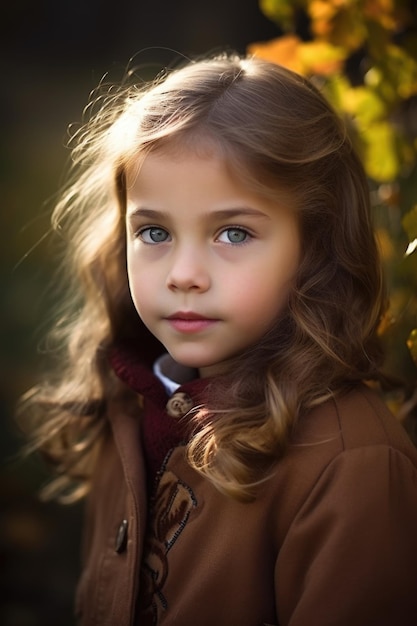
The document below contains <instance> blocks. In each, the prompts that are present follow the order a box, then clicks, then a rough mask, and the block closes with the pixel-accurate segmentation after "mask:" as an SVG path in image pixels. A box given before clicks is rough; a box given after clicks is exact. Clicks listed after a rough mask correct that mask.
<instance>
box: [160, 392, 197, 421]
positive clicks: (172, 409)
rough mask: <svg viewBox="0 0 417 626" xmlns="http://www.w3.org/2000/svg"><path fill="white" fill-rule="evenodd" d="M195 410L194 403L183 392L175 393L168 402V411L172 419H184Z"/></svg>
mask: <svg viewBox="0 0 417 626" xmlns="http://www.w3.org/2000/svg"><path fill="white" fill-rule="evenodd" d="M192 408H193V401H192V400H191V398H190V396H188V395H187V394H186V393H184V392H183V391H178V392H177V393H174V395H173V396H171V397H170V399H169V400H168V402H167V405H166V410H167V413H168V415H169V416H170V417H183V416H184V415H185V414H186V413H188V411H190V410H191V409H192Z"/></svg>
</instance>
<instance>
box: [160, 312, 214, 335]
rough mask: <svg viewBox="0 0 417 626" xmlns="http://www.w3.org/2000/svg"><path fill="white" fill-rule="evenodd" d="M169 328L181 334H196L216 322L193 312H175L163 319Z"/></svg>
mask: <svg viewBox="0 0 417 626" xmlns="http://www.w3.org/2000/svg"><path fill="white" fill-rule="evenodd" d="M165 319H166V320H167V321H168V322H169V324H170V326H171V327H172V328H174V329H175V330H177V331H178V332H181V333H198V332H201V331H203V330H206V329H207V328H209V327H210V326H213V325H214V324H216V322H218V320H217V319H213V318H209V317H204V315H200V314H199V313H194V312H193V311H177V312H176V313H173V314H172V315H168V316H167V317H166V318H165Z"/></svg>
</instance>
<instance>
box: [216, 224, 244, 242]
mask: <svg viewBox="0 0 417 626" xmlns="http://www.w3.org/2000/svg"><path fill="white" fill-rule="evenodd" d="M249 236H250V235H249V233H248V232H247V231H246V230H244V229H243V228H226V229H225V230H224V231H223V232H221V233H220V235H219V237H218V240H219V241H221V242H222V243H236V244H239V243H244V242H245V241H246V240H247V239H248V238H249Z"/></svg>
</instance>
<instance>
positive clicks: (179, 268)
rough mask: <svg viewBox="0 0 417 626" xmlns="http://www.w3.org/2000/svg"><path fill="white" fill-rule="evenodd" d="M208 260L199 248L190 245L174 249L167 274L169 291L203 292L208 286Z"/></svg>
mask: <svg viewBox="0 0 417 626" xmlns="http://www.w3.org/2000/svg"><path fill="white" fill-rule="evenodd" d="M210 284H211V279H210V274H209V267H208V260H207V259H205V258H203V254H202V251H201V249H199V248H198V247H196V246H190V247H186V248H182V249H180V250H176V251H175V253H174V255H173V258H172V264H171V266H170V269H169V272H168V276H167V287H168V289H170V290H171V291H185V292H187V291H197V292H205V291H207V290H208V289H209V288H210Z"/></svg>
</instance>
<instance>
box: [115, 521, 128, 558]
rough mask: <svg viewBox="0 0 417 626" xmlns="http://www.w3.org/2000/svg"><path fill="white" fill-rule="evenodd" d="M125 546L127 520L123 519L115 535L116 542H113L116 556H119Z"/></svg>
mask: <svg viewBox="0 0 417 626" xmlns="http://www.w3.org/2000/svg"><path fill="white" fill-rule="evenodd" d="M126 545H127V520H126V519H124V520H123V521H122V522H121V524H120V526H119V530H118V531H117V534H116V541H115V542H114V549H115V551H116V552H117V554H121V553H122V552H124V551H125V550H126Z"/></svg>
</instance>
